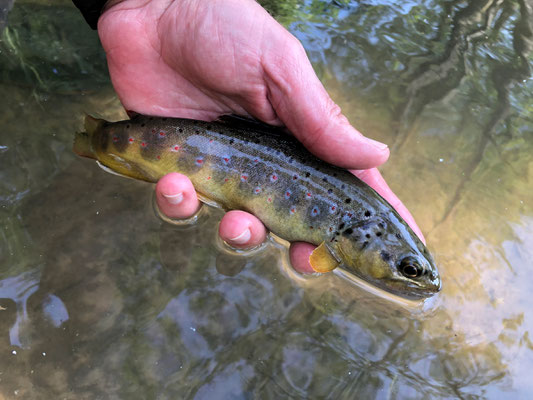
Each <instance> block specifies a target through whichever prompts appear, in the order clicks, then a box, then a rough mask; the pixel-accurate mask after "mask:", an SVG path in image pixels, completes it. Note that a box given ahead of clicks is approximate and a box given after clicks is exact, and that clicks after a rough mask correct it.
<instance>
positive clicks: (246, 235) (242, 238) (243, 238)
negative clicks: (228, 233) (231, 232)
mask: <svg viewBox="0 0 533 400" xmlns="http://www.w3.org/2000/svg"><path fill="white" fill-rule="evenodd" d="M251 237H252V232H250V229H246V230H245V231H244V232H243V233H241V234H240V235H239V236H235V237H234V238H231V239H229V241H230V242H232V243H235V244H245V243H248V241H249V240H250V238H251Z"/></svg>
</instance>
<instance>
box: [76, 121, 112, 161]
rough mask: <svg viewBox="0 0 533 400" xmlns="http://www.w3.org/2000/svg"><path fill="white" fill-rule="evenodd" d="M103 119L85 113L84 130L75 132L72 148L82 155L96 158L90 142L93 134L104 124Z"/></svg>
mask: <svg viewBox="0 0 533 400" xmlns="http://www.w3.org/2000/svg"><path fill="white" fill-rule="evenodd" d="M104 123H105V121H104V120H103V119H98V118H94V117H91V116H90V115H85V123H84V126H85V132H76V135H75V136H74V146H73V148H72V149H73V150H74V152H75V153H76V154H78V155H79V156H82V157H89V158H96V155H95V154H94V151H93V148H92V145H91V142H92V137H93V135H94V134H95V133H96V132H97V131H98V130H99V129H100V128H101V127H102V126H103V125H104Z"/></svg>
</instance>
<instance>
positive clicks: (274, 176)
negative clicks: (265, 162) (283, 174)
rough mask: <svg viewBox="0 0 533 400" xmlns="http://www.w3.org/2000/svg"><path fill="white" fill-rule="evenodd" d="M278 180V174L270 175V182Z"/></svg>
mask: <svg viewBox="0 0 533 400" xmlns="http://www.w3.org/2000/svg"><path fill="white" fill-rule="evenodd" d="M277 180H278V176H277V175H276V174H272V175H270V182H276V181H277Z"/></svg>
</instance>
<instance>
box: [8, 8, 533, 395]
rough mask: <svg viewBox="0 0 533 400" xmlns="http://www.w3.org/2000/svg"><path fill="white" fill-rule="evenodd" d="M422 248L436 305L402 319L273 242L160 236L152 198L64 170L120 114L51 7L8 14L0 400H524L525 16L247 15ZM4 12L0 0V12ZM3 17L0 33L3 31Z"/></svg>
mask: <svg viewBox="0 0 533 400" xmlns="http://www.w3.org/2000/svg"><path fill="white" fill-rule="evenodd" d="M263 4H265V5H266V6H267V7H268V8H269V10H271V12H272V13H273V14H274V15H276V17H277V18H278V19H279V20H280V21H281V22H282V23H284V24H285V25H286V26H287V27H288V28H289V29H290V30H291V31H292V32H293V33H294V34H295V35H296V36H297V37H298V38H299V39H300V40H301V41H302V42H303V43H304V45H305V48H306V49H307V51H308V54H309V56H310V58H311V59H312V61H313V63H314V65H315V67H316V70H317V73H318V74H319V76H320V78H321V79H322V81H323V82H324V84H325V85H326V87H327V89H328V91H329V92H330V93H331V95H332V96H333V98H334V99H335V100H336V101H337V102H338V103H339V104H340V105H341V106H342V108H343V110H344V112H345V113H346V115H347V116H348V117H349V118H350V120H351V121H352V123H353V124H354V125H355V126H357V127H358V128H359V129H360V130H361V131H362V132H364V133H365V134H366V135H368V136H370V137H373V138H376V139H378V140H381V141H384V142H387V143H389V145H390V146H391V148H392V149H393V152H392V156H391V158H390V161H389V162H388V163H387V164H386V165H384V166H383V167H382V168H381V170H382V172H383V174H384V175H385V177H386V178H387V180H388V182H389V183H390V185H391V186H392V188H393V189H394V190H395V191H396V193H397V194H398V195H399V196H400V197H401V198H402V199H403V200H404V202H405V203H406V204H407V206H408V207H409V209H410V210H411V211H412V213H413V214H414V215H415V216H416V218H417V221H418V223H419V225H420V226H421V228H422V230H423V231H424V233H425V234H426V237H427V240H428V244H429V248H430V250H431V251H432V252H433V253H434V254H435V257H436V260H437V262H438V264H439V267H440V271H441V274H442V277H443V285H444V287H443V290H442V293H440V294H439V295H438V296H437V297H436V298H435V299H434V300H433V301H432V302H431V304H430V305H429V307H427V309H426V310H425V311H421V310H419V309H406V308H405V307H402V306H400V305H398V304H396V303H392V302H389V301H386V300H384V299H381V298H379V297H377V296H375V295H372V294H369V293H367V292H365V291H364V290H362V289H360V288H358V287H356V286H354V285H352V284H350V283H349V282H347V281H345V280H343V279H341V278H340V277H339V276H337V275H334V274H330V275H328V276H324V277H320V278H302V277H299V276H298V275H297V274H295V273H292V272H291V271H290V270H289V269H287V268H286V265H285V264H286V262H285V260H286V254H285V250H284V249H282V248H279V247H276V246H273V245H270V246H267V248H266V249H265V250H264V251H261V252H258V253H256V254H254V255H251V256H249V257H237V256H235V255H231V254H226V253H225V252H223V251H222V250H221V248H220V246H219V245H218V244H217V241H216V228H217V221H218V220H219V218H220V216H221V214H220V212H219V211H218V210H214V209H209V210H207V212H206V214H205V215H204V216H202V218H200V221H199V223H198V224H197V225H195V226H189V227H175V226H171V225H169V224H166V223H164V222H163V221H161V220H160V219H159V218H158V217H157V216H156V215H155V213H154V212H153V209H152V190H153V189H152V186H151V185H148V184H144V183H140V182H135V181H131V180H126V179H121V178H118V177H116V176H112V175H110V174H106V173H104V172H103V171H102V170H100V169H99V168H98V167H97V166H96V165H95V164H94V163H93V162H90V161H88V160H82V159H79V158H77V157H75V156H74V155H73V154H72V151H71V142H72V137H73V133H74V132H75V131H76V130H77V129H80V128H81V121H82V117H83V113H84V112H88V113H93V114H99V115H101V116H103V117H106V118H110V119H119V118H122V117H123V116H124V113H123V111H122V110H121V107H120V104H119V103H118V101H117V99H116V97H115V95H114V93H113V90H112V87H111V85H110V83H109V79H108V76H107V72H106V66H105V55H104V54H103V52H102V50H101V48H100V46H99V43H98V38H97V35H96V33H95V32H93V31H91V30H90V29H89V28H88V27H87V26H86V25H85V24H84V22H83V20H82V17H81V16H80V15H79V14H78V12H77V10H76V9H74V7H73V6H72V5H71V4H70V3H69V2H67V1H56V2H45V1H37V0H35V1H32V0H19V1H17V2H16V3H15V4H14V5H13V8H12V10H11V11H10V13H9V15H8V16H7V25H6V27H5V28H4V29H3V31H2V34H1V40H0V92H1V96H0V105H1V107H0V124H1V125H0V126H1V129H0V165H1V167H0V399H2V400H4V399H15V398H25V399H115V398H128V399H149V398H158V399H177V398H180V399H181V398H183V399H251V398H264V399H280V398H317V399H318V398H320V399H326V398H331V399H352V398H360V399H367V398H368V399H406V398H408V399H427V398H432V399H444V398H446V399H448V398H460V399H477V398H488V399H496V398H497V399H500V398H524V399H526V398H532V397H533V380H532V379H531V371H532V370H533V307H532V302H531V293H533V279H531V274H532V270H533V269H532V267H533V264H532V260H533V206H532V205H533V157H532V154H533V79H532V75H531V67H532V66H533V62H532V61H533V58H532V55H531V51H532V47H533V9H532V5H531V3H530V2H528V1H527V0H505V1H489V0H483V1H477V0H476V1H474V0H473V1H453V0H451V1H445V0H436V1H423V0H422V1H417V2H410V1H399V2H398V1H396V2H389V1H369V2H349V1H318V0H314V1H302V0H291V1H264V2H263ZM2 5H3V7H4V6H5V7H6V8H9V2H2ZM4 17H5V14H4V16H2V18H0V23H2V24H3V23H5V18H4Z"/></svg>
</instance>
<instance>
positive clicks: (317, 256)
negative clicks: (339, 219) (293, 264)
mask: <svg viewBox="0 0 533 400" xmlns="http://www.w3.org/2000/svg"><path fill="white" fill-rule="evenodd" d="M309 263H310V264H311V267H313V269H314V270H315V271H316V272H320V273H324V272H329V271H333V270H334V269H335V268H337V267H338V266H339V264H340V262H339V261H337V259H336V258H335V257H333V255H332V254H331V251H330V250H329V249H328V246H327V245H326V243H325V242H322V243H320V245H319V246H318V247H317V248H316V249H315V250H313V252H312V253H311V256H310V257H309Z"/></svg>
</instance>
